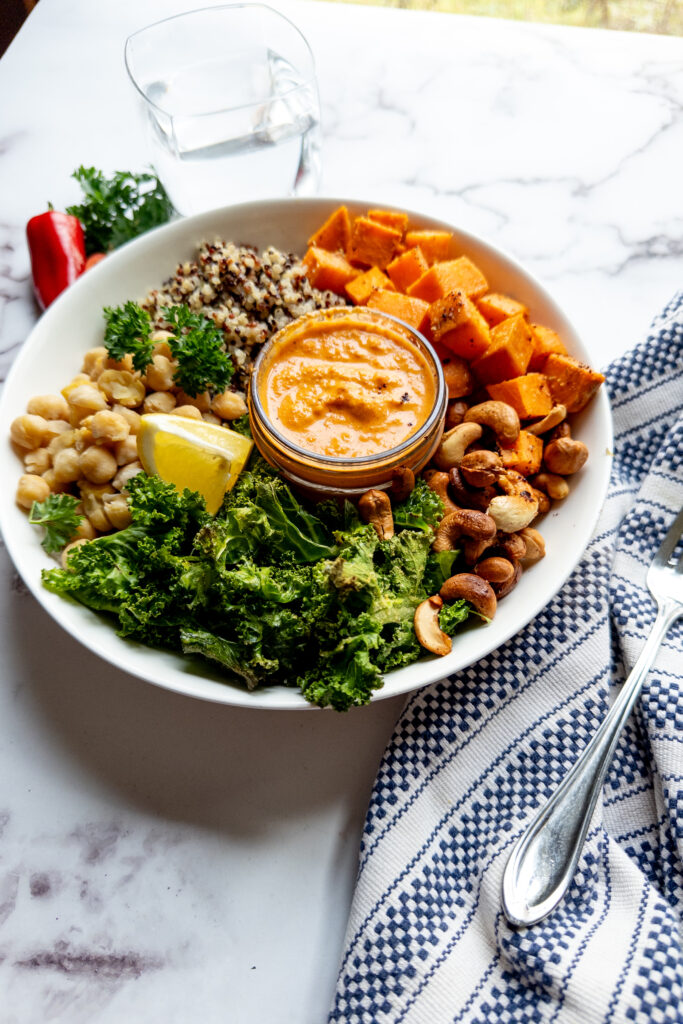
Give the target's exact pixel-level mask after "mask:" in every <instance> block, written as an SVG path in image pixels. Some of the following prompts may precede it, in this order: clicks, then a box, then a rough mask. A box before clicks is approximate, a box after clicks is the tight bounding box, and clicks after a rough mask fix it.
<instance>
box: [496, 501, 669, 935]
mask: <svg viewBox="0 0 683 1024" xmlns="http://www.w3.org/2000/svg"><path fill="white" fill-rule="evenodd" d="M682 534H683V510H681V512H679V514H678V516H677V517H676V520H675V522H674V523H673V525H672V526H671V528H670V530H669V532H668V533H667V535H666V537H665V538H664V541H663V543H662V546H661V547H660V549H659V551H658V552H657V554H656V555H655V557H654V559H653V561H652V564H651V565H650V568H649V569H648V571H647V585H648V588H649V590H650V593H651V594H652V596H653V597H654V599H655V601H656V602H657V606H658V611H657V618H656V619H655V624H654V626H653V627H652V631H651V633H650V635H649V637H648V638H647V640H646V641H645V646H644V647H643V649H642V651H641V652H640V657H639V658H638V660H637V662H636V663H635V665H634V666H633V670H632V671H631V674H630V675H629V677H628V679H627V680H626V682H625V683H624V684H623V686H622V688H621V691H620V693H619V695H618V697H617V699H616V700H615V702H614V704H613V705H612V707H611V708H610V711H609V712H608V714H607V716H606V717H605V719H604V721H603V722H602V724H601V725H600V727H599V729H598V731H597V732H596V734H595V736H594V737H593V739H592V740H591V741H590V743H589V744H588V746H587V747H586V748H585V749H584V750H583V752H582V753H581V755H580V757H579V759H578V760H577V761H576V762H575V764H574V765H573V766H572V768H571V769H570V771H569V772H568V774H567V775H566V777H565V778H564V779H563V780H562V782H561V783H560V785H559V786H558V788H557V789H556V790H555V792H554V794H553V795H552V796H551V798H550V799H549V800H548V802H547V803H546V804H545V806H543V807H541V809H540V810H539V811H537V812H536V814H535V815H534V817H533V819H532V821H531V823H530V824H529V826H528V828H527V829H526V830H525V832H524V833H523V834H522V835H521V837H520V838H519V839H518V840H517V842H516V843H515V845H514V847H513V849H512V853H511V854H510V859H509V860H508V863H507V866H506V868H505V874H504V875H503V910H504V911H505V916H506V917H507V919H508V921H510V922H511V923H512V924H516V925H523V926H528V925H532V924H536V922H537V921H542V920H543V918H544V917H547V916H548V914H549V913H550V912H551V911H552V910H554V909H555V907H556V906H557V905H558V903H559V902H560V901H561V900H562V898H563V896H564V894H565V892H566V891H567V888H568V886H569V883H570V882H571V880H572V878H573V877H574V872H575V871H576V865H577V863H578V860H579V857H580V855H581V849H582V847H583V843H584V840H585V838H586V833H587V831H588V825H589V823H590V820H591V817H592V815H593V811H594V810H595V805H596V803H597V800H598V795H599V793H600V790H601V789H602V784H603V782H604V779H605V775H606V773H607V769H608V767H609V763H610V761H611V760H612V755H613V754H614V750H615V747H616V745H617V742H618V740H619V735H620V733H621V730H622V729H623V727H624V725H625V724H626V720H627V718H628V716H629V715H630V713H631V710H632V708H633V705H634V704H635V702H636V698H637V697H638V694H639V693H640V688H641V686H642V685H643V680H644V679H645V677H646V676H647V674H648V672H649V671H650V669H651V667H652V664H653V662H654V660H655V657H656V654H657V651H658V650H659V645H660V644H661V642H662V640H663V639H664V637H665V635H666V633H667V631H668V629H669V627H670V626H671V625H672V624H673V623H674V622H675V621H676V619H677V618H679V617H680V616H681V615H683V555H681V557H680V559H679V560H678V562H676V561H675V559H674V558H673V555H674V552H675V550H676V547H677V545H678V543H679V541H680V539H681V535H682Z"/></svg>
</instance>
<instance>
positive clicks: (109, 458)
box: [80, 445, 117, 484]
mask: <svg viewBox="0 0 683 1024" xmlns="http://www.w3.org/2000/svg"><path fill="white" fill-rule="evenodd" d="M80 467H81V473H82V474H83V476H84V477H85V478H86V480H89V481H90V482H91V483H93V484H105V483H108V482H109V480H111V479H112V477H113V476H114V474H115V473H116V470H117V465H116V459H115V458H114V456H113V455H112V453H111V452H110V451H108V450H107V449H106V448H99V447H98V446H97V445H92V446H91V447H90V448H86V450H85V451H84V452H83V454H82V455H81V456H80Z"/></svg>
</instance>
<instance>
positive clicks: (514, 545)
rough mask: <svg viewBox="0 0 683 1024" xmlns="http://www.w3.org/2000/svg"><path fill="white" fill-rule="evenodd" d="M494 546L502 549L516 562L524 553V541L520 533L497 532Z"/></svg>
mask: <svg viewBox="0 0 683 1024" xmlns="http://www.w3.org/2000/svg"><path fill="white" fill-rule="evenodd" d="M496 547H499V548H500V549H501V550H502V551H504V552H505V554H506V556H507V557H508V558H509V559H510V561H511V562H518V561H519V560H520V559H521V558H524V555H525V554H526V542H525V540H524V538H523V537H522V534H521V533H499V534H498V536H497V537H496Z"/></svg>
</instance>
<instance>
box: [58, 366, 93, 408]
mask: <svg viewBox="0 0 683 1024" xmlns="http://www.w3.org/2000/svg"><path fill="white" fill-rule="evenodd" d="M81 384H92V381H91V379H90V377H89V376H88V374H87V373H77V374H76V376H75V377H74V378H73V380H72V381H71V382H70V383H69V384H67V385H66V387H64V388H62V395H63V397H64V398H66V400H67V402H68V401H69V395H70V393H71V392H72V391H73V390H74V388H77V387H80V385H81Z"/></svg>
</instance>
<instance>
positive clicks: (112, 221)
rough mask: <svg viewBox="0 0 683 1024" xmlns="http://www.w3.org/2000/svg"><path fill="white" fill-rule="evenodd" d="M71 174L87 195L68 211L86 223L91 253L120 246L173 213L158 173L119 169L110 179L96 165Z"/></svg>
mask: <svg viewBox="0 0 683 1024" xmlns="http://www.w3.org/2000/svg"><path fill="white" fill-rule="evenodd" d="M71 177H72V178H75V179H76V181H77V182H78V184H79V185H80V186H81V189H82V190H83V196H84V198H83V202H82V203H78V204H76V205H75V206H68V207H67V210H66V212H67V213H70V214H73V216H74V217H78V219H79V220H80V222H81V224H82V225H83V230H84V231H85V250H86V253H87V254H88V255H90V254H91V253H94V252H109V251H110V250H111V249H116V248H118V246H119V245H123V243H124V242H128V241H130V239H131V238H136V237H137V236H138V235H141V234H142V233H143V232H144V231H149V230H150V228H156V227H159V225H160V224H165V223H166V222H167V221H168V220H170V218H171V216H172V215H173V212H174V211H173V204H172V202H171V200H170V199H169V198H168V196H167V194H166V191H165V189H164V187H163V185H162V184H161V182H160V181H159V179H158V178H157V176H156V174H152V173H148V172H145V173H142V174H133V173H132V172H131V171H115V172H114V173H113V174H112V176H111V177H110V178H107V177H105V175H104V174H103V172H102V171H98V170H97V169H96V168H95V167H83V166H81V167H79V168H78V169H77V170H75V171H74V173H73V174H72V175H71Z"/></svg>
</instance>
